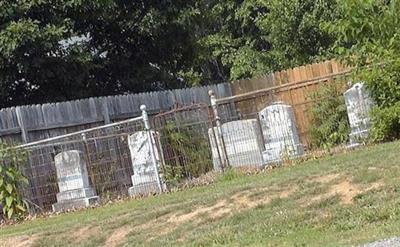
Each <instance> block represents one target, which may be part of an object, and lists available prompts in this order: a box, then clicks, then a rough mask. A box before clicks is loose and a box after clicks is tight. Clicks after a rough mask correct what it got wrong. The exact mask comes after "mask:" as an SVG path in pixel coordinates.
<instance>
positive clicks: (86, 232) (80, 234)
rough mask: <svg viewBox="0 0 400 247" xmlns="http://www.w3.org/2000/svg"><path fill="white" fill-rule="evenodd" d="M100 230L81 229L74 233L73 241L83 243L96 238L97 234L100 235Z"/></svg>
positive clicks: (90, 227)
mask: <svg viewBox="0 0 400 247" xmlns="http://www.w3.org/2000/svg"><path fill="white" fill-rule="evenodd" d="M99 231H100V228H99V227H97V226H86V227H82V228H79V229H78V230H76V231H74V233H73V234H72V239H73V240H72V241H73V242H74V243H81V242H83V241H85V240H87V239H89V238H90V237H93V236H95V235H96V234H97V233H99Z"/></svg>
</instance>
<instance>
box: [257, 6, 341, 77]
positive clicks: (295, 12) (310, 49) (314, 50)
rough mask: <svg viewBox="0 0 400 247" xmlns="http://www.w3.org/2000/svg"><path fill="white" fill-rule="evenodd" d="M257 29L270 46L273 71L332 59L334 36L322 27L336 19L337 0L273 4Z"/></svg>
mask: <svg viewBox="0 0 400 247" xmlns="http://www.w3.org/2000/svg"><path fill="white" fill-rule="evenodd" d="M268 8H269V12H268V14H267V15H265V16H264V17H263V18H262V19H260V20H259V23H258V26H259V27H260V29H261V31H262V32H263V33H264V34H265V35H266V37H265V39H267V40H268V41H269V42H270V44H271V57H272V59H273V60H274V61H275V64H274V67H273V68H272V69H274V70H281V69H287V68H290V67H295V66H299V65H303V64H307V63H311V62H313V61H315V60H317V59H319V58H320V57H327V56H329V54H328V53H329V50H330V48H331V47H332V45H333V44H334V42H335V36H334V35H332V34H330V33H329V32H327V31H326V30H325V29H324V28H323V27H322V26H321V23H323V22H325V21H331V20H335V19H336V18H337V5H336V0H317V1H315V0H287V1H280V0H270V1H268Z"/></svg>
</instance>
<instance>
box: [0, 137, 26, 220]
mask: <svg viewBox="0 0 400 247" xmlns="http://www.w3.org/2000/svg"><path fill="white" fill-rule="evenodd" d="M26 157H27V156H26V153H25V152H24V151H22V150H19V149H15V148H12V147H10V146H8V145H6V144H4V143H2V142H0V204H1V205H2V207H3V214H4V215H5V216H6V217H7V218H8V219H11V218H16V219H18V218H20V217H22V216H23V214H25V212H26V208H27V207H26V205H25V203H24V201H23V198H22V195H21V194H20V191H19V187H20V186H21V185H22V184H28V180H27V178H26V177H25V176H23V174H22V172H21V170H20V166H21V165H23V164H25V163H26Z"/></svg>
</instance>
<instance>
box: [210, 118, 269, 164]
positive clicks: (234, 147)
mask: <svg viewBox="0 0 400 247" xmlns="http://www.w3.org/2000/svg"><path fill="white" fill-rule="evenodd" d="M221 129H222V136H223V140H224V143H225V150H226V154H227V158H228V160H229V165H230V166H231V167H243V166H256V167H260V166H262V165H263V159H262V151H263V150H264V142H263V139H262V133H261V129H260V126H259V124H258V121H257V120H256V119H248V120H238V121H232V122H228V123H224V124H222V126H221ZM214 132H215V134H216V133H217V129H216V127H214ZM208 136H209V140H210V145H211V153H212V157H213V166H214V169H215V170H217V171H218V170H221V165H220V163H221V162H220V158H219V156H218V150H217V144H218V145H219V146H220V150H223V147H222V143H220V141H218V138H217V139H215V138H214V134H213V130H212V129H211V128H210V129H209V130H208Z"/></svg>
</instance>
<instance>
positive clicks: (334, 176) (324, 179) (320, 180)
mask: <svg viewBox="0 0 400 247" xmlns="http://www.w3.org/2000/svg"><path fill="white" fill-rule="evenodd" d="M340 176H341V174H340V173H335V174H328V175H325V176H318V177H313V178H311V181H313V182H317V183H320V184H326V183H330V182H332V181H333V180H335V179H337V178H339V177H340Z"/></svg>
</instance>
